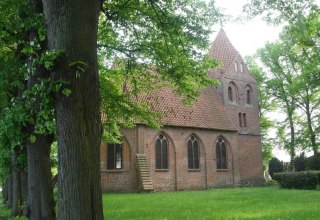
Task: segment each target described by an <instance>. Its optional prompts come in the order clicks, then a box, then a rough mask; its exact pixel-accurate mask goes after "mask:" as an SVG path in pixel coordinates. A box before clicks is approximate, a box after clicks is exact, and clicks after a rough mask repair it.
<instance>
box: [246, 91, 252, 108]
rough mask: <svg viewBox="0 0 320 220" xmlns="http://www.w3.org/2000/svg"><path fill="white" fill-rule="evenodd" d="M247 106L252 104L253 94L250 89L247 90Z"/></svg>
mask: <svg viewBox="0 0 320 220" xmlns="http://www.w3.org/2000/svg"><path fill="white" fill-rule="evenodd" d="M247 104H249V105H250V104H251V92H250V90H249V89H247Z"/></svg>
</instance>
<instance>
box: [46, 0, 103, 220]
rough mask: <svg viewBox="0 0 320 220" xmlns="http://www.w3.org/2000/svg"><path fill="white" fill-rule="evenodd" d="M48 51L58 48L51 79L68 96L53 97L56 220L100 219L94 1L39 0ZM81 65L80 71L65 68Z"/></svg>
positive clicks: (96, 5)
mask: <svg viewBox="0 0 320 220" xmlns="http://www.w3.org/2000/svg"><path fill="white" fill-rule="evenodd" d="M43 4H44V13H45V19H46V25H47V33H48V42H49V48H50V49H52V50H63V51H64V55H63V56H61V57H60V58H59V60H58V61H57V64H56V68H55V70H54V77H55V78H56V79H59V80H60V79H61V80H64V81H67V82H68V84H67V85H66V86H67V88H68V89H70V90H71V92H72V93H71V94H70V95H69V96H66V95H63V94H62V93H57V94H56V96H55V110H56V125H57V141H58V161H59V163H58V190H59V198H58V210H59V212H58V219H60V220H64V219H66V220H69V219H77V220H90V219H92V220H96V219H97V220H98V219H99V220H102V219H103V211H102V195H101V184H100V166H99V153H100V152H99V145H100V138H101V121H100V93H99V77H98V69H97V29H98V17H99V10H100V1H99V0H64V1H62V0H55V1H52V0H43ZM79 61H81V62H83V63H85V65H83V66H82V67H84V71H83V72H80V74H76V71H77V68H74V67H72V66H71V65H70V64H72V63H74V62H79Z"/></svg>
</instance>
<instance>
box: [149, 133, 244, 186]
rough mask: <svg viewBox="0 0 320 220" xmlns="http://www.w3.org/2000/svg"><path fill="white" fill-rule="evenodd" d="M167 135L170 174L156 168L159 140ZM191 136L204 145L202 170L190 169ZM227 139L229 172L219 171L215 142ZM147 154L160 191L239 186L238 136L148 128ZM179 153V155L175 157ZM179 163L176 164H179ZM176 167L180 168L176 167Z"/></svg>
mask: <svg viewBox="0 0 320 220" xmlns="http://www.w3.org/2000/svg"><path fill="white" fill-rule="evenodd" d="M160 132H163V133H164V134H165V135H166V137H167V138H168V139H169V140H170V142H169V148H170V151H169V160H170V167H169V170H168V171H164V172H161V171H156V169H155V162H154V160H155V139H156V137H157V135H158V134H159V133H160ZM190 135H194V136H195V137H197V140H198V141H199V144H200V169H199V170H189V169H188V152H187V140H188V138H189V137H190ZM220 136H223V137H224V138H225V140H226V141H227V143H228V146H227V151H228V169H227V170H225V171H217V169H216V160H215V143H216V141H217V139H218V137H220ZM145 137H146V139H145V141H146V142H145V146H146V147H145V153H146V155H147V158H148V160H149V163H150V171H151V176H152V179H153V183H154V187H155V190H156V191H164V190H165V191H168V190H186V189H205V188H207V187H216V186H225V185H238V184H239V180H240V176H239V169H238V166H237V167H236V168H234V165H235V163H238V157H237V154H238V153H237V148H238V146H237V134H236V133H235V132H233V133H228V132H217V131H212V130H205V129H192V128H177V127H165V128H164V129H162V130H161V131H157V130H154V129H151V128H145ZM175 152H176V154H175ZM175 161H176V162H175ZM175 165H176V166H175Z"/></svg>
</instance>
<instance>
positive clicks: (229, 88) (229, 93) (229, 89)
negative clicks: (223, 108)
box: [228, 86, 233, 102]
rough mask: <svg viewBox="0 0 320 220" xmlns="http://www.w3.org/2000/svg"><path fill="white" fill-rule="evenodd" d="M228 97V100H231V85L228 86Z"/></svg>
mask: <svg viewBox="0 0 320 220" xmlns="http://www.w3.org/2000/svg"><path fill="white" fill-rule="evenodd" d="M228 99H229V101H230V102H233V94H232V88H231V86H229V87H228Z"/></svg>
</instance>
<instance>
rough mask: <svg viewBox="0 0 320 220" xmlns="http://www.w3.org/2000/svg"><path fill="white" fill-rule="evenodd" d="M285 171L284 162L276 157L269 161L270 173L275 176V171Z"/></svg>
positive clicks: (272, 176)
mask: <svg viewBox="0 0 320 220" xmlns="http://www.w3.org/2000/svg"><path fill="white" fill-rule="evenodd" d="M279 172H283V163H282V162H281V161H280V160H279V159H278V158H276V157H274V158H272V159H271V160H270V161H269V174H270V176H271V178H272V179H273V178H274V174H275V173H279Z"/></svg>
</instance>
